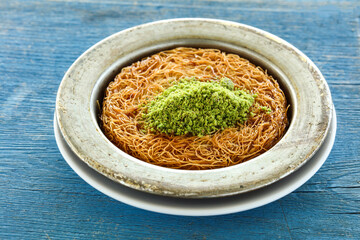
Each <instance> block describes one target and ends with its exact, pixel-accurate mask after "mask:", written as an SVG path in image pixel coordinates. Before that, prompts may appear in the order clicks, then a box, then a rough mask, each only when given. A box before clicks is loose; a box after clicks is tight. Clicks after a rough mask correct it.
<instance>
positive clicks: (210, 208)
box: [54, 110, 336, 216]
mask: <svg viewBox="0 0 360 240" xmlns="http://www.w3.org/2000/svg"><path fill="white" fill-rule="evenodd" d="M54 131H55V138H56V142H57V144H58V147H59V149H60V152H61V154H62V155H63V157H64V159H65V160H66V162H67V163H68V164H69V165H70V167H71V168H72V169H73V170H74V171H75V172H76V173H77V174H78V175H79V176H80V177H81V178H82V179H84V180H85V181H86V182H87V183H88V184H90V185H91V186H93V187H94V188H95V189H97V190H99V191H100V192H102V193H104V194H106V195H108V196H109V197H112V198H114V199H116V200H118V201H120V202H123V203H126V204H128V205H131V206H134V207H138V208H141V209H145V210H149V211H153V212H158V213H165V214H172V215H182V216H213V215H222V214H229V213H235V212H241V211H246V210H250V209H253V208H257V207H260V206H263V205H265V204H268V203H271V202H273V201H276V200H278V199H280V198H282V197H284V196H286V195H287V194H289V193H291V192H292V191H294V190H295V189H297V188H299V187H300V186H301V185H303V184H304V183H305V182H306V181H308V180H309V179H310V178H311V177H312V176H313V175H314V174H315V173H316V172H317V171H318V170H319V169H320V167H321V166H322V165H323V163H324V162H325V160H326V159H327V157H328V156H329V154H330V151H331V149H332V146H333V145H334V141H335V134H336V113H335V110H334V111H333V119H332V122H331V126H330V129H329V133H328V135H327V137H326V139H325V141H324V143H323V145H322V146H321V148H320V149H319V150H318V152H317V153H316V154H315V155H314V156H313V157H312V158H311V160H309V161H308V162H307V163H306V164H305V165H304V166H302V167H301V168H300V169H299V170H297V171H296V172H294V173H292V174H291V175H289V176H287V177H286V178H284V179H282V180H280V181H278V182H276V183H273V184H271V185H269V186H267V187H264V188H261V189H258V190H255V191H252V192H248V193H243V194H238V195H235V196H231V197H221V198H207V199H182V198H172V197H164V196H158V195H153V194H149V193H145V192H141V191H137V190H134V189H131V188H128V187H125V186H123V185H121V184H119V183H116V182H113V181H112V180H110V179H108V178H106V177H104V176H103V175H101V174H99V173H98V172H96V171H94V170H93V169H92V168H90V167H89V166H87V165H86V164H85V163H84V162H83V161H81V160H80V159H79V158H78V157H77V156H76V155H75V154H74V153H73V152H72V151H71V150H70V148H69V147H68V146H67V144H66V142H65V141H64V139H63V138H62V135H61V132H60V130H59V128H58V125H57V121H56V119H54Z"/></svg>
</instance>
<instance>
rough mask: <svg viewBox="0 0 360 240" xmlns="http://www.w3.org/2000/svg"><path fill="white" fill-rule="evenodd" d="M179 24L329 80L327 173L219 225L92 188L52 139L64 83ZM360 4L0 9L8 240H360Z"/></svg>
mask: <svg viewBox="0 0 360 240" xmlns="http://www.w3.org/2000/svg"><path fill="white" fill-rule="evenodd" d="M175 17H208V18H220V19H225V20H231V21H236V22H241V23H245V24H249V25H252V26H254V27H258V28H261V29H263V30H266V31H268V32H271V33H273V34H275V35H278V36H279V37H281V38H283V39H285V40H287V41H288V42H290V43H292V44H293V45H294V46H296V47H297V48H299V49H300V50H301V51H303V52H304V53H305V54H307V55H308V57H309V58H310V59H312V60H313V61H314V62H315V64H317V66H318V67H319V69H320V70H321V71H322V73H323V74H324V76H325V78H326V79H327V81H328V83H329V86H330V89H331V91H332V96H333V101H334V104H335V107H336V110H337V117H338V132H337V138H336V142H335V146H334V148H333V150H332V152H331V154H330V156H329V158H328V160H327V161H326V163H325V164H324V166H323V167H322V168H321V169H320V171H319V172H318V173H317V174H316V175H315V176H314V177H313V178H311V179H310V180H309V181H308V182H307V183H306V184H305V185H304V186H302V187H301V188H299V189H298V190H296V191H295V192H293V193H292V194H290V195H288V196H286V197H284V198H282V199H281V200H278V201H276V202H274V203H271V204H268V205H266V206H263V207H260V208H257V209H254V210H250V211H246V212H242V213H237V214H230V215H225V216H216V217H197V218H195V217H179V216H168V215H163V214H156V213H151V212H147V211H144V210H140V209H136V208H133V207H130V206H127V205H125V204H123V203H119V202H117V201H115V200H113V199H111V198H109V197H107V196H105V195H103V194H101V193H99V192H98V191H96V190H95V189H93V188H92V187H90V186H89V185H88V184H86V183H85V182H84V181H83V180H82V179H81V178H79V177H78V176H77V175H76V174H75V173H74V172H73V171H72V170H71V169H70V167H69V166H68V165H67V164H66V162H65V161H64V160H63V158H62V156H61V154H60V153H59V151H58V148H57V145H56V142H55V140H54V136H53V125H52V124H53V123H52V121H53V113H54V106H55V97H56V92H57V88H58V86H59V84H60V82H61V79H62V76H63V75H64V73H65V71H66V70H67V69H68V68H69V66H70V65H71V64H72V62H73V61H75V59H76V58H77V57H78V56H80V54H81V53H83V52H84V51H85V50H86V49H87V48H89V47H90V46H92V45H93V44H95V43H96V42H98V41H100V40H101V39H103V38H105V37H107V36H108V35H111V34H113V33H115V32H118V31H120V30H123V29H125V28H128V27H132V26H135V25H138V24H142V23H146V22H150V21H155V20H160V19H167V18H175ZM359 19H360V4H359V2H358V1H356V0H354V1H325V0H322V1H310V0H297V1H279V0H277V1H264V0H257V1H250V0H248V1H246V0H245V1H231V0H230V1H220V0H212V1H210V0H208V1H191V0H183V1H175V0H172V1H151V0H145V1H138V2H133V1H115V0H105V1H100V0H84V1H32V0H31V1H20V0H16V1H0V193H1V194H0V239H112V238H113V239H241V238H244V239H360V228H359V225H360V171H359V169H360V150H359V149H360V148H359V145H360V137H359V133H360V131H359V128H360V23H359V21H360V20H359Z"/></svg>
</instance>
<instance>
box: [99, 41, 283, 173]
mask: <svg viewBox="0 0 360 240" xmlns="http://www.w3.org/2000/svg"><path fill="white" fill-rule="evenodd" d="M190 77H196V78H197V79H199V80H200V81H212V80H214V79H220V78H223V77H227V78H229V79H231V80H232V81H233V82H234V85H235V88H239V89H241V90H246V91H248V92H250V93H251V94H256V95H257V97H256V99H255V103H254V104H253V106H252V108H251V112H253V113H254V114H253V116H249V119H248V120H247V121H246V122H245V123H244V124H243V125H238V126H236V127H234V128H227V129H225V130H223V131H218V132H216V133H214V134H212V135H207V136H204V137H197V136H169V135H165V134H153V133H150V132H144V129H143V128H142V125H143V122H142V119H141V115H142V111H144V107H143V106H144V105H146V104H147V103H148V102H149V101H151V100H152V99H154V98H155V97H156V96H157V95H158V94H160V93H161V92H162V91H164V90H165V89H166V88H168V87H170V86H171V85H172V84H174V83H176V82H177V81H179V80H180V79H183V78H190ZM260 106H262V107H266V108H268V109H271V112H267V111H264V110H263V109H264V108H261V107H260ZM287 108H288V107H287V102H286V98H285V95H284V93H283V91H282V90H281V89H280V87H279V84H278V83H277V81H276V80H274V79H273V78H272V77H271V76H269V75H268V74H267V73H266V71H264V70H262V69H261V68H260V67H257V66H255V65H253V64H252V63H250V62H249V61H248V60H246V59H243V58H241V57H239V56H238V55H235V54H227V53H224V52H221V51H220V50H216V49H195V48H185V47H180V48H175V49H172V50H167V51H162V52H160V53H157V54H154V55H152V56H150V57H147V58H144V59H143V60H141V61H138V62H136V63H133V64H132V65H131V66H128V67H125V68H123V69H122V70H121V72H120V73H119V74H118V75H117V76H116V78H115V80H114V81H112V82H111V83H110V84H109V86H108V87H107V89H106V94H105V98H104V101H103V105H102V112H101V117H100V118H101V121H102V126H101V128H102V130H103V132H104V134H105V135H106V137H107V138H108V139H109V140H110V141H111V142H112V143H113V144H115V145H116V146H117V147H118V148H120V149H121V150H123V151H124V152H126V153H128V154H130V155H132V156H133V157H136V158H138V159H141V160H143V161H145V162H148V163H151V164H155V165H158V166H162V167H167V168H174V169H189V170H205V169H215V168H222V167H227V166H232V165H235V164H239V163H242V162H244V161H247V160H249V159H252V158H254V157H256V156H258V155H260V154H262V153H264V152H265V151H267V150H269V149H270V148H271V147H273V146H274V145H275V144H276V143H277V142H278V141H279V140H280V139H281V137H282V136H283V135H284V133H285V131H286V127H287V125H288V120H287V114H286V112H287Z"/></svg>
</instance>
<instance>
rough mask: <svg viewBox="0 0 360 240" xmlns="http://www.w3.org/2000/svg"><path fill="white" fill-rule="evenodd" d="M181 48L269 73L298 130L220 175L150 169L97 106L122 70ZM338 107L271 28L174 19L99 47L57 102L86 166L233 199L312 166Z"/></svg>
mask: <svg viewBox="0 0 360 240" xmlns="http://www.w3.org/2000/svg"><path fill="white" fill-rule="evenodd" d="M176 46H193V47H216V48H219V49H221V50H224V51H228V52H234V53H237V54H239V55H240V56H243V57H246V58H248V59H250V60H251V61H252V62H254V63H255V64H258V65H260V66H262V67H263V68H265V69H267V70H269V72H270V73H271V74H272V75H274V76H275V78H277V79H278V81H279V83H280V84H281V86H282V88H283V89H284V90H285V93H286V95H287V99H288V101H289V103H290V105H291V109H290V112H289V117H290V120H291V122H290V126H289V129H288V130H287V132H286V134H285V136H284V137H283V138H282V139H281V140H280V141H279V142H278V143H277V144H276V145H275V146H274V147H272V148H271V149H270V150H269V151H267V152H266V153H264V154H262V155H260V156H258V157H256V158H254V159H251V160H249V161H247V162H245V163H241V164H238V165H235V166H231V167H226V168H221V169H215V170H199V171H194V170H175V169H169V168H163V167H159V166H155V165H151V164H148V163H146V162H143V161H141V160H139V159H136V158H134V157H132V156H130V155H128V154H126V153H125V152H123V151H121V150H120V149H118V148H117V147H116V146H114V145H113V144H112V143H111V142H110V141H109V140H108V139H107V138H106V137H105V136H104V134H103V133H102V131H101V129H100V128H99V125H98V118H97V114H98V108H97V101H101V99H102V97H103V91H104V89H105V87H106V85H107V84H108V83H109V81H110V80H111V79H112V78H113V77H114V76H115V75H116V73H118V72H119V70H120V69H121V67H123V66H126V65H129V64H131V63H132V62H134V61H136V60H138V59H139V58H141V57H144V56H147V55H150V54H152V53H154V52H158V51H161V50H163V49H168V48H173V47H176ZM332 112H333V105H332V100H331V94H330V91H329V87H328V85H327V83H326V81H325V79H324V77H323V76H322V74H321V73H320V71H319V70H318V68H317V67H316V66H315V65H314V63H313V62H312V61H311V60H310V59H308V58H307V57H306V56H305V55H304V54H303V53H301V52H300V51H299V50H298V49H296V48H295V47H294V46H292V45H291V44H289V43H287V42H286V41H284V40H282V39H280V38H278V37H276V36H274V35H272V34H270V33H267V32H265V31H262V30H259V29H256V28H253V27H250V26H247V25H243V24H239V23H234V22H228V21H222V20H214V19H172V20H164V21H158V22H153V23H149V24H144V25H140V26H137V27H134V28H130V29H127V30H124V31H121V32H119V33H116V34H114V35H111V36H110V37H108V38H106V39H104V40H102V41H101V42H99V43H97V44H95V45H94V46H93V47H91V48H90V49H89V50H87V51H86V52H85V53H84V54H82V55H81V56H80V57H79V58H78V59H77V60H76V61H75V62H74V64H73V65H72V66H71V67H70V68H69V70H68V71H67V72H66V74H65V76H64V78H63V80H62V82H61V85H60V87H59V91H58V95H57V100H56V117H57V121H58V125H59V128H60V131H61V134H62V136H63V137H64V139H65V141H66V143H67V144H68V146H69V147H70V148H71V150H72V151H73V152H74V153H75V154H76V156H77V157H79V158H80V159H81V160H82V161H84V162H85V163H86V164H88V165H89V166H90V167H91V168H93V169H95V170H96V171H98V172H99V173H101V174H103V175H104V176H106V177H108V178H110V179H112V180H114V181H115V182H118V183H120V184H123V185H125V186H128V187H131V188H134V189H138V190H141V191H145V192H149V193H154V194H160V195H165V196H174V197H185V198H206V197H219V196H229V195H234V194H237V193H242V192H248V191H251V190H255V189H259V188H261V187H264V186H267V185H270V184H271V183H274V182H276V181H278V180H280V179H282V178H284V177H286V176H288V175H289V174H291V173H293V172H294V171H295V170H297V169H299V168H300V167H301V166H302V165H303V164H305V163H306V162H307V161H308V160H309V159H310V158H311V157H312V156H313V155H314V154H315V153H316V152H317V150H318V149H319V148H320V147H321V145H322V144H323V142H324V139H325V138H326V136H327V133H328V130H329V127H330V122H331V118H332Z"/></svg>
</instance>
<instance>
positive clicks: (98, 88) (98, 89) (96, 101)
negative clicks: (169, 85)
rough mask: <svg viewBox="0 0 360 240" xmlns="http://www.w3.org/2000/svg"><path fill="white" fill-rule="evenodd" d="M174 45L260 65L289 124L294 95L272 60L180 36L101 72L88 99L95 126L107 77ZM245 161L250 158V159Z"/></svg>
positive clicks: (109, 78) (208, 41)
mask: <svg viewBox="0 0 360 240" xmlns="http://www.w3.org/2000/svg"><path fill="white" fill-rule="evenodd" d="M176 47H194V48H214V49H219V50H221V51H223V52H226V53H233V54H237V55H239V56H240V57H242V58H245V59H248V60H249V61H250V62H251V63H253V64H255V65H256V66H260V67H261V68H262V69H264V70H266V71H267V72H268V73H269V74H270V75H271V76H273V78H274V79H276V80H277V81H278V83H279V85H280V87H281V89H282V90H283V92H284V94H285V97H286V100H287V103H288V105H290V107H289V109H288V112H287V115H288V120H289V127H290V126H291V119H292V118H293V113H294V112H295V111H294V110H293V109H296V98H295V95H294V90H293V89H292V88H291V85H290V84H289V80H288V78H287V76H286V75H285V74H284V73H283V72H282V71H281V70H280V68H279V67H277V66H276V65H275V64H274V63H272V62H271V61H269V60H268V59H267V58H265V57H264V56H262V55H260V54H258V53H256V52H254V51H251V50H249V49H246V48H244V47H240V46H236V45H233V44H229V43H224V42H220V41H215V40H209V39H180V40H174V41H170V42H166V43H158V44H155V45H153V46H150V47H146V48H142V49H138V50H136V51H134V52H132V53H131V54H128V55H126V56H124V57H122V58H119V59H118V60H117V61H115V62H114V63H113V64H112V65H111V66H110V67H109V68H108V69H106V70H105V71H104V72H103V73H102V74H101V76H100V77H99V79H98V81H97V82H96V85H95V87H94V89H93V92H92V95H91V102H90V109H91V114H92V117H93V120H94V121H95V122H96V124H97V125H98V127H99V128H100V121H101V120H100V118H99V116H100V114H101V106H102V102H103V99H104V94H105V90H106V87H107V86H108V84H109V83H110V82H111V81H113V80H114V78H115V76H116V75H117V74H118V73H120V71H121V69H122V68H123V67H126V66H129V65H131V64H132V63H134V62H137V61H139V60H141V59H143V58H145V57H147V56H150V55H152V54H155V53H158V52H160V51H164V50H168V49H173V48H176ZM285 134H286V133H285ZM104 137H105V135H104ZM249 161H251V159H250V160H249ZM179 171H182V170H179ZM210 171H211V170H210Z"/></svg>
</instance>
